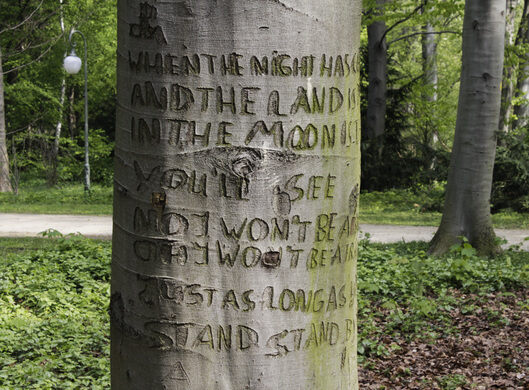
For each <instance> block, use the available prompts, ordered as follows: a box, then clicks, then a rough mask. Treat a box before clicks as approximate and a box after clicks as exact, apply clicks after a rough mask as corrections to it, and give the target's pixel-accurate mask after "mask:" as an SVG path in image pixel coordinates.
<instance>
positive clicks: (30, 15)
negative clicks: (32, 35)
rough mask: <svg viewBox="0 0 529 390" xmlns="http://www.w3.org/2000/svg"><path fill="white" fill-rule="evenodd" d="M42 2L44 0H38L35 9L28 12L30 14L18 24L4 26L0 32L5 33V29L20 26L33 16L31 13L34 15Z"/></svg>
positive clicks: (13, 28) (14, 28)
mask: <svg viewBox="0 0 529 390" xmlns="http://www.w3.org/2000/svg"><path fill="white" fill-rule="evenodd" d="M43 2H44V0H40V3H39V4H38V5H37V6H36V7H35V9H34V10H33V11H31V12H30V14H29V15H28V16H27V17H26V19H24V20H23V21H22V22H20V23H19V24H16V25H14V26H10V27H6V28H4V29H3V30H0V34H2V33H5V32H6V31H12V30H16V29H17V28H19V27H20V26H22V25H24V24H25V23H27V22H28V21H29V20H30V19H31V18H32V17H33V15H35V12H37V11H38V10H39V9H40V7H41V6H42V3H43Z"/></svg>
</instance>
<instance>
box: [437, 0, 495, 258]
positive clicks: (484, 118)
mask: <svg viewBox="0 0 529 390" xmlns="http://www.w3.org/2000/svg"><path fill="white" fill-rule="evenodd" d="M504 44H505V0H467V1H466V4H465V18H464V21H463V61H462V62H463V66H462V70H461V87H460V93H459V103H458V113H457V123H456V130H455V137H454V145H453V150H452V156H451V161H450V168H449V173H448V183H447V189H446V198H445V205H444V212H443V218H442V221H441V225H440V226H439V229H438V230H437V233H436V234H435V236H434V238H433V240H432V242H431V244H430V245H431V246H430V252H431V253H433V254H440V253H443V252H446V251H447V250H448V249H449V248H450V246H451V245H453V244H454V243H457V242H458V241H459V237H460V236H464V237H466V238H467V239H468V240H469V242H470V243H471V244H472V245H473V246H474V247H475V248H476V249H477V250H478V252H479V253H481V254H488V255H490V254H494V253H495V252H496V251H497V250H498V244H497V242H496V239H495V238H496V236H495V234H494V230H493V228H492V220H491V214H490V195H491V187H492V172H493V167H494V157H495V152H496V135H495V131H496V129H497V126H498V120H499V111H500V95H501V80H502V69H503V53H504Z"/></svg>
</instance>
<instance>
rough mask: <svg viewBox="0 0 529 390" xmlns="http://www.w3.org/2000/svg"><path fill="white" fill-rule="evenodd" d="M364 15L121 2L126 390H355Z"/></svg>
mask: <svg viewBox="0 0 529 390" xmlns="http://www.w3.org/2000/svg"><path fill="white" fill-rule="evenodd" d="M359 37H360V1H358V0H324V1H310V2H309V1H304V2H300V1H294V0H282V1H260V0H247V1H234V0H216V1H213V0H193V1H190V0H189V1H188V0H185V1H176V2H174V1H165V2H160V1H154V0H120V1H119V3H118V114H117V128H116V164H115V196H114V199H115V200H114V232H113V262H112V291H111V297H112V298H111V339H112V342H111V355H112V356H111V368H112V388H113V389H116V390H118V389H127V390H132V389H142V390H144V389H186V390H187V389H190V390H204V389H208V390H235V389H237V390H239V389H285V390H286V389H304V390H310V389H312V390H322V389H329V390H335V389H340V390H350V389H358V381H357V373H356V365H357V361H356V307H357V300H356V271H355V270H356V251H357V243H356V234H357V211H358V210H357V206H358V196H359V158H360V154H359V137H360V127H359V126H360V123H359V54H358V50H359Z"/></svg>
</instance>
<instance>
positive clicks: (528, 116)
mask: <svg viewBox="0 0 529 390" xmlns="http://www.w3.org/2000/svg"><path fill="white" fill-rule="evenodd" d="M519 33H520V44H523V45H526V46H527V45H529V0H525V2H524V11H523V15H522V21H521V23H520V32H519ZM516 94H517V95H518V97H519V98H520V99H521V102H520V104H518V105H516V106H515V107H514V115H515V118H516V119H515V120H514V121H513V128H518V127H525V126H527V123H529V49H527V51H526V53H525V56H524V57H523V59H522V60H521V61H520V69H519V71H518V80H517V83H516Z"/></svg>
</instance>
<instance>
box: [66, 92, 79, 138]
mask: <svg viewBox="0 0 529 390" xmlns="http://www.w3.org/2000/svg"><path fill="white" fill-rule="evenodd" d="M68 129H69V130H70V138H71V140H72V141H73V140H75V137H76V135H77V118H76V117H75V87H74V86H73V85H72V87H71V88H70V94H69V95H68Z"/></svg>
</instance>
